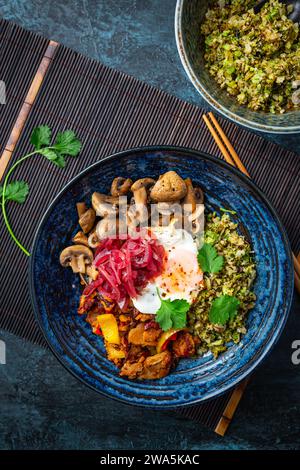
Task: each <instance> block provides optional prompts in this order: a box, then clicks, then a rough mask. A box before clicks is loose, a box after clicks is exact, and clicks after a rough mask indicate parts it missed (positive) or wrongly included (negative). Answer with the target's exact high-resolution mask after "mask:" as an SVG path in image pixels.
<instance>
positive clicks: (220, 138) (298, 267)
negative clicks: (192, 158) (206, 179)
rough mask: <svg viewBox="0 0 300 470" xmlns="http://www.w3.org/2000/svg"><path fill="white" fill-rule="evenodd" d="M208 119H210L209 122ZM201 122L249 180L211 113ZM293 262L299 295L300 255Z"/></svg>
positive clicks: (229, 161) (231, 162) (225, 154)
mask: <svg viewBox="0 0 300 470" xmlns="http://www.w3.org/2000/svg"><path fill="white" fill-rule="evenodd" d="M209 118H210V119H211V122H210V120H209ZM203 120H204V122H205V124H206V125H207V127H208V129H209V131H210V133H211V135H212V136H213V138H214V140H215V142H216V144H217V146H218V147H219V149H220V151H221V153H222V155H223V157H224V158H225V160H226V162H227V163H229V165H232V166H236V167H237V168H238V169H239V170H240V171H241V172H242V173H244V174H245V175H246V176H248V177H249V178H250V175H249V173H248V171H247V169H246V167H245V166H244V165H243V163H242V161H241V160H240V158H239V156H238V154H237V153H236V151H235V150H234V148H233V146H232V144H231V142H230V141H229V139H228V137H227V136H226V134H225V133H224V131H223V129H222V128H221V126H220V124H219V123H218V121H217V120H216V118H215V116H214V115H213V113H212V112H210V113H208V114H207V115H205V114H204V115H203ZM293 261H294V269H295V287H296V289H297V291H298V292H299V294H300V253H299V254H298V257H296V256H295V255H294V253H293Z"/></svg>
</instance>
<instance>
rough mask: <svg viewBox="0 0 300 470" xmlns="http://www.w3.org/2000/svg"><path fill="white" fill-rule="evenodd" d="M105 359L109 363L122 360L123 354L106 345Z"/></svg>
mask: <svg viewBox="0 0 300 470" xmlns="http://www.w3.org/2000/svg"><path fill="white" fill-rule="evenodd" d="M105 346H106V351H107V357H108V359H109V360H110V361H112V360H114V359H124V357H125V352H124V351H122V350H121V349H117V348H116V347H115V345H114V344H110V343H106V345H105Z"/></svg>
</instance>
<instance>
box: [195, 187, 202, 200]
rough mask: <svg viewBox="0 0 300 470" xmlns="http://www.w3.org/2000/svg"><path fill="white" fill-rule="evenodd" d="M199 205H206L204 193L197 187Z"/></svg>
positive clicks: (196, 194) (196, 193)
mask: <svg viewBox="0 0 300 470" xmlns="http://www.w3.org/2000/svg"><path fill="white" fill-rule="evenodd" d="M194 192H195V196H196V200H197V204H204V193H203V191H202V189H201V188H200V187H199V186H195V188H194Z"/></svg>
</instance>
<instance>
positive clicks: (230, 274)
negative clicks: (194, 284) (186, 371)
mask: <svg viewBox="0 0 300 470" xmlns="http://www.w3.org/2000/svg"><path fill="white" fill-rule="evenodd" d="M237 227H238V225H237V224H236V223H234V222H232V220H231V219H230V216H229V215H228V214H227V213H224V214H223V215H222V216H221V217H220V216H218V215H216V213H210V214H208V216H207V220H206V229H205V234H204V242H205V243H209V244H212V245H213V246H214V247H215V248H216V250H217V252H218V254H219V255H222V256H223V257H224V265H223V268H222V269H221V271H219V272H218V273H215V274H207V273H205V274H204V280H205V289H204V290H202V291H201V292H200V293H199V296H198V298H197V300H196V302H195V304H194V305H193V307H192V309H191V310H190V312H189V326H190V328H191V330H192V332H193V333H194V334H195V335H197V336H198V337H199V340H200V343H199V347H198V354H200V355H202V354H204V353H206V352H208V351H211V352H212V353H213V354H214V356H215V357H217V356H218V355H219V354H220V353H221V352H223V351H226V349H227V348H228V343H230V342H234V343H238V342H239V341H240V339H241V335H243V334H245V333H246V326H245V321H246V316H247V313H248V312H249V310H250V309H251V308H253V307H254V304H255V294H254V292H253V291H252V290H251V287H252V283H253V281H254V279H255V276H256V268H255V262H254V257H253V252H252V249H251V246H250V244H249V242H248V241H247V240H246V238H245V237H244V236H243V235H241V234H240V233H239V232H238V230H237ZM226 294H227V295H230V296H235V297H236V298H237V299H238V300H239V302H240V305H239V309H238V313H237V315H236V316H235V317H234V318H233V319H231V320H229V322H228V323H227V324H226V325H224V326H223V325H216V324H212V323H211V322H210V321H209V310H210V307H211V304H212V302H213V301H214V300H215V299H216V298H217V297H219V296H221V295H226Z"/></svg>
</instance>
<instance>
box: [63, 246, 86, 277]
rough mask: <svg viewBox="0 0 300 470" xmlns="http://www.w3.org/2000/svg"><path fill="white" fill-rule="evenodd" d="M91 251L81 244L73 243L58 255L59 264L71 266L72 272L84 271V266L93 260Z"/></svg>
mask: <svg viewBox="0 0 300 470" xmlns="http://www.w3.org/2000/svg"><path fill="white" fill-rule="evenodd" d="M93 259H94V257H93V252H92V250H90V249H89V248H88V247H86V246H83V245H73V246H68V247H67V248H65V249H64V250H63V251H62V252H61V254H60V257H59V261H60V264H61V265H62V266H64V267H67V266H71V268H72V270H73V273H82V274H84V273H85V271H86V266H87V265H90V264H92V262H93Z"/></svg>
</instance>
